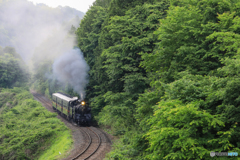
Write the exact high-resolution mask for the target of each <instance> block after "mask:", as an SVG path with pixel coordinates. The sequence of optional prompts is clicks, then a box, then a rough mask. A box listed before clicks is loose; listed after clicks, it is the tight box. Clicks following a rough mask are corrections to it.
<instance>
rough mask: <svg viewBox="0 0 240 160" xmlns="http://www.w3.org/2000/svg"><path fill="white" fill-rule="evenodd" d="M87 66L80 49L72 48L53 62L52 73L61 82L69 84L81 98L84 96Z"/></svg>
mask: <svg viewBox="0 0 240 160" xmlns="http://www.w3.org/2000/svg"><path fill="white" fill-rule="evenodd" d="M88 71H89V66H88V64H87V63H86V61H85V59H84V57H83V53H82V52H81V51H80V49H72V50H71V51H69V52H67V53H65V54H63V55H62V56H60V57H59V58H58V59H56V60H55V61H54V63H53V74H54V75H55V76H56V77H57V79H58V80H59V81H60V82H62V83H65V84H66V83H68V84H70V85H71V86H72V87H73V89H74V91H75V92H77V93H78V94H79V96H80V98H81V100H83V99H84V97H85V90H84V89H85V87H86V85H87V83H88Z"/></svg>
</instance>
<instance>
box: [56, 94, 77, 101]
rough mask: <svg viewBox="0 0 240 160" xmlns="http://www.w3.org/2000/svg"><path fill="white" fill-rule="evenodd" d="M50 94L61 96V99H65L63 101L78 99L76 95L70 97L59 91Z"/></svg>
mask: <svg viewBox="0 0 240 160" xmlns="http://www.w3.org/2000/svg"><path fill="white" fill-rule="evenodd" d="M52 95H54V96H56V97H58V98H61V99H63V100H65V101H68V102H70V101H75V100H78V97H72V98H71V97H68V96H65V95H63V94H61V93H53V94H52Z"/></svg>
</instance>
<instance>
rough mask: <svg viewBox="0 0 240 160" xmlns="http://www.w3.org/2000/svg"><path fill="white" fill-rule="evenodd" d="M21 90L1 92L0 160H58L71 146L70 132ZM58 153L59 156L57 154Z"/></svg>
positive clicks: (54, 116) (26, 92) (53, 114)
mask: <svg viewBox="0 0 240 160" xmlns="http://www.w3.org/2000/svg"><path fill="white" fill-rule="evenodd" d="M56 115H57V114H56V113H51V112H49V111H47V110H46V109H45V108H44V107H43V106H42V105H41V103H39V102H38V101H36V100H34V99H33V96H32V95H31V93H30V92H29V91H28V90H26V89H23V88H13V89H3V88H2V89H1V91H0V159H4V160H13V159H19V160H20V159H25V160H27V159H61V158H63V157H65V156H66V152H67V151H68V150H69V149H70V148H71V146H72V142H73V141H72V137H71V134H70V131H69V129H68V128H67V127H66V126H65V125H64V123H63V122H61V121H60V120H59V119H58V118H56ZM60 153H61V154H60Z"/></svg>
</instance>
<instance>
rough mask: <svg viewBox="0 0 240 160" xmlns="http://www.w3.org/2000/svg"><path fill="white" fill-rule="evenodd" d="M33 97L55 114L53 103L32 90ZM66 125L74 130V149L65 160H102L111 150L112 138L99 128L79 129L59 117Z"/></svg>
mask: <svg viewBox="0 0 240 160" xmlns="http://www.w3.org/2000/svg"><path fill="white" fill-rule="evenodd" d="M31 93H32V95H33V96H34V98H35V99H36V100H38V101H39V102H41V103H42V105H43V106H44V107H45V108H46V109H47V110H49V111H50V112H54V110H53V109H52V102H51V101H50V100H49V99H48V98H46V97H45V96H43V95H41V94H38V93H36V92H34V91H32V90H31ZM57 117H58V118H59V119H60V120H61V121H62V122H64V123H65V125H66V126H67V127H68V128H69V129H71V130H72V136H73V139H74V148H73V149H72V150H71V151H70V152H69V153H68V156H67V158H64V159H63V160H102V159H103V158H104V157H105V154H106V153H107V152H109V151H110V149H111V140H110V136H109V135H107V134H106V133H105V132H103V131H102V130H101V129H99V128H97V127H79V126H76V125H73V124H72V123H71V122H69V121H68V120H66V119H65V118H64V117H62V116H60V115H58V116H57Z"/></svg>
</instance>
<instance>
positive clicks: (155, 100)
mask: <svg viewBox="0 0 240 160" xmlns="http://www.w3.org/2000/svg"><path fill="white" fill-rule="evenodd" d="M239 6H240V2H239V1H235V0H170V1H168V0H133V1H127V0H124V1H120V0H96V2H95V3H94V5H93V6H92V7H91V8H90V10H88V12H87V13H86V15H85V16H84V18H83V20H82V21H81V23H80V27H79V28H78V29H77V31H76V34H77V38H78V46H79V48H80V49H81V50H82V51H83V53H84V56H85V59H86V61H87V63H88V64H89V65H90V71H89V75H90V78H89V80H90V81H89V84H88V87H87V98H88V99H89V101H90V104H91V106H92V108H93V112H94V114H95V118H96V119H97V121H98V122H99V124H100V125H103V126H105V128H107V129H108V130H109V131H110V132H111V133H113V134H114V135H115V136H118V139H117V140H116V141H115V142H114V145H113V149H112V151H111V152H110V153H109V154H108V158H109V159H149V160H154V159H156V160H158V159H182V160H185V159H214V158H216V157H214V158H212V157H210V152H211V151H215V152H224V151H225V152H230V151H232V152H233V151H235V152H238V153H239V151H240V150H239V147H240V143H239V137H240V135H239V134H240V132H239V121H240V119H239V114H240V107H239V105H240V96H239V95H240V87H239V85H240V83H239V82H240V77H239V73H238V71H239V70H240V68H239V61H240V56H239V47H240V44H239V40H238V38H239V33H240V28H239V23H240V21H239V20H240V18H239V17H240V12H239ZM218 158H219V157H218ZM222 158H226V157H222Z"/></svg>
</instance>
